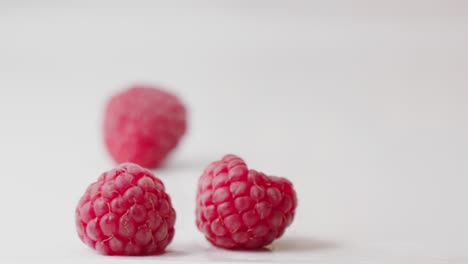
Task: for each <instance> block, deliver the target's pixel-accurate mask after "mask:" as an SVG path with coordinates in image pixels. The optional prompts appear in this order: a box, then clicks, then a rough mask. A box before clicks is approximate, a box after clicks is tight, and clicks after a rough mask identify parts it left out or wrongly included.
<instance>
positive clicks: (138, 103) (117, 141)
mask: <svg viewBox="0 0 468 264" xmlns="http://www.w3.org/2000/svg"><path fill="white" fill-rule="evenodd" d="M186 126H187V124H186V110H185V107H184V106H183V104H182V103H181V102H180V100H179V99H178V98H177V97H176V96H175V95H172V94H170V93H168V92H166V91H163V90H161V89H159V88H153V87H149V86H138V85H137V86H133V87H130V88H129V89H127V90H125V91H123V92H120V93H118V94H116V95H114V96H113V97H111V99H110V100H109V102H108V104H107V107H106V110H105V117H104V141H105V144H106V147H107V150H108V151H109V153H110V154H111V156H112V157H113V159H114V160H115V161H116V162H117V163H122V162H133V163H137V164H139V165H141V166H143V167H146V168H155V167H158V166H160V164H161V162H162V160H163V159H164V158H165V157H166V156H167V155H168V154H169V152H170V151H171V150H173V149H174V148H175V147H176V146H177V144H178V142H179V140H180V138H181V137H182V136H183V134H184V133H185V130H186Z"/></svg>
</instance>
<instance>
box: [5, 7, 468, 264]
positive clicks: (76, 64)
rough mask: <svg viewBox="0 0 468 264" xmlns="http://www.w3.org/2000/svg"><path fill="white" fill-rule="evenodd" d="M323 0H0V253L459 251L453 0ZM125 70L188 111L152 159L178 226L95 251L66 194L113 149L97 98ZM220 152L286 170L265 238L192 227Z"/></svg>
mask: <svg viewBox="0 0 468 264" xmlns="http://www.w3.org/2000/svg"><path fill="white" fill-rule="evenodd" d="M39 2H40V3H39ZM323 2H324V3H319V2H315V1H309V2H307V1H283V2H279V1H182V2H181V1H179V2H177V1H167V2H157V1H147V2H137V1H128V2H122V1H105V2H99V3H98V1H92V2H91V1H90V2H89V3H85V2H84V1H81V2H78V3H79V4H76V3H71V2H70V3H65V2H64V1H61V2H59V1H13V0H4V1H0V121H1V122H0V164H1V176H0V177H1V178H0V182H1V185H0V188H1V191H0V208H1V217H0V262H2V263H10V262H15V261H25V262H47V263H53V262H55V263H65V262H76V263H83V262H84V261H87V262H96V263H114V262H115V263H119V262H132V263H135V262H136V261H143V262H153V261H161V260H164V261H167V262H180V263H185V262H192V263H193V262H194V261H195V262H200V261H207V262H208V261H214V262H237V261H242V260H244V261H248V262H255V261H260V262H262V263H265V262H266V263H268V262H288V263H425V264H427V263H468V242H467V241H468V240H467V239H468V212H467V211H468V206H467V202H468V192H467V186H468V179H467V176H468V48H467V47H468V4H467V2H465V1H387V2H388V3H379V4H376V3H375V2H374V1H349V2H348V1H341V2H337V1H323ZM132 83H152V84H161V85H164V86H165V87H168V88H169V89H171V90H172V91H174V92H176V93H177V94H179V95H180V97H181V98H182V99H183V100H184V102H185V103H186V104H187V106H188V108H189V111H190V120H189V121H190V129H189V131H188V134H187V135H186V137H185V138H184V140H183V142H182V144H181V145H180V148H178V149H177V151H176V152H174V153H173V154H172V155H171V157H170V159H169V161H168V163H167V165H166V166H165V167H164V168H162V169H158V170H155V173H156V175H157V176H159V177H160V178H161V179H162V180H163V181H164V182H165V184H166V186H167V189H168V191H169V193H170V194H171V196H172V198H173V203H174V206H175V209H176V210H177V214H178V218H177V223H176V236H175V239H174V241H173V243H172V244H171V245H170V246H169V247H168V252H167V254H165V255H162V256H156V257H146V258H137V259H134V258H118V257H105V256H100V255H97V254H96V253H94V252H93V251H91V250H90V249H88V248H87V247H86V246H85V245H84V244H83V243H81V241H80V240H79V239H78V237H77V235H76V233H75V229H74V209H75V206H76V204H77V202H78V199H79V197H80V196H81V195H82V193H83V192H84V190H85V188H86V187H87V185H88V184H89V183H91V182H92V181H94V180H95V179H96V178H97V177H98V175H99V174H100V173H101V172H102V171H104V170H108V169H110V168H111V167H112V166H114V164H113V162H112V161H111V160H110V158H109V156H108V155H107V153H106V152H105V149H104V147H103V144H102V138H101V134H100V133H101V130H100V125H101V120H102V110H103V106H104V103H105V102H106V99H107V98H108V96H109V95H111V94H112V93H114V92H116V91H118V90H119V89H122V88H124V87H125V86H127V85H129V84H132ZM226 153H236V154H239V155H241V156H242V157H244V158H245V159H246V161H247V163H248V164H249V165H250V166H251V167H252V168H256V169H258V170H263V171H265V172H267V173H271V174H276V175H282V176H287V177H288V178H290V179H291V180H292V181H293V182H294V184H295V186H296V189H297V193H298V198H299V207H298V209H297V217H296V219H295V221H294V223H293V225H292V226H291V227H290V228H289V229H288V231H287V233H286V234H285V236H284V237H283V238H282V239H281V240H279V241H277V242H275V243H274V244H273V245H272V246H271V247H270V248H269V250H266V251H261V252H232V251H225V250H220V249H215V248H213V247H212V246H211V245H209V244H208V243H207V242H206V241H205V240H204V238H203V236H202V235H201V234H200V233H199V232H198V231H197V230H196V227H195V224H194V196H195V184H196V180H197V177H198V176H199V175H200V173H201V171H202V169H203V168H204V166H205V165H207V164H208V163H209V162H211V161H213V160H215V159H219V158H220V157H221V156H222V155H224V154H226ZM4 260H5V261H4Z"/></svg>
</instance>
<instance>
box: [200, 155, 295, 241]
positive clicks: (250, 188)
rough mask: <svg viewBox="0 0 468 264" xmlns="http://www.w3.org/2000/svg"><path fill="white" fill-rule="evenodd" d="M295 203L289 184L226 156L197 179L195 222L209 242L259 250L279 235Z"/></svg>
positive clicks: (288, 220) (238, 159)
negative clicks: (250, 168)
mask: <svg viewBox="0 0 468 264" xmlns="http://www.w3.org/2000/svg"><path fill="white" fill-rule="evenodd" d="M296 205H297V200H296V192H295V191H294V189H293V186H292V184H291V182H289V181H288V180H286V179H285V178H280V177H274V176H266V175H265V174H263V173H261V172H257V171H255V170H249V169H248V168H247V165H246V164H245V162H244V161H243V160H242V159H241V158H239V157H237V156H234V155H227V156H225V157H223V158H222V159H221V160H220V161H215V162H213V163H211V164H210V165H208V167H207V168H206V169H205V171H204V172H203V174H202V176H201V177H200V179H199V181H198V191H197V198H196V223H197V227H198V229H199V230H200V231H201V232H202V233H203V234H204V235H205V237H206V239H208V241H210V242H211V243H212V244H213V245H215V246H218V247H222V248H229V249H255V248H261V247H264V246H266V245H268V244H270V243H271V242H272V241H273V240H275V239H277V238H279V237H280V236H281V235H282V234H283V233H284V231H285V229H286V227H288V226H289V225H290V224H291V222H292V221H293V218H294V214H295V209H296Z"/></svg>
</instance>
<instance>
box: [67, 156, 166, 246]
mask: <svg viewBox="0 0 468 264" xmlns="http://www.w3.org/2000/svg"><path fill="white" fill-rule="evenodd" d="M75 216H76V228H77V231H78V236H79V237H80V239H81V240H82V241H83V242H84V243H86V244H87V245H88V246H90V247H91V248H94V249H96V250H97V251H98V252H100V253H102V254H105V255H153V254H158V253H162V252H163V251H164V249H165V248H166V247H167V245H168V244H169V243H170V242H171V240H172V238H173V237H174V223H175V211H174V208H172V204H171V199H170V197H169V195H168V194H167V193H166V192H165V191H164V184H163V183H162V182H161V180H159V179H158V178H156V177H155V176H154V175H153V174H152V173H151V172H150V171H149V170H147V169H144V168H142V167H140V166H138V165H136V164H132V163H126V164H122V165H120V166H118V167H117V168H115V169H113V170H110V171H108V172H104V173H103V174H101V176H100V177H99V179H98V180H97V181H96V182H94V183H92V184H91V185H90V186H89V187H88V189H87V190H86V192H85V194H84V195H83V197H81V199H80V201H79V203H78V206H77V208H76V210H75Z"/></svg>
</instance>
